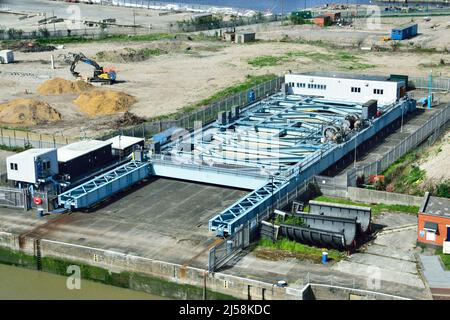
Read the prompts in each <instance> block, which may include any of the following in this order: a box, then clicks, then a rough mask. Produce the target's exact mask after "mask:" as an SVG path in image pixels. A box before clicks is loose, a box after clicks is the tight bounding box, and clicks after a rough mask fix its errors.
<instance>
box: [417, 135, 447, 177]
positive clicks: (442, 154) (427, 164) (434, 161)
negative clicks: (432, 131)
mask: <svg viewBox="0 0 450 320" xmlns="http://www.w3.org/2000/svg"><path fill="white" fill-rule="evenodd" d="M449 158H450V131H448V132H447V133H446V134H445V136H443V137H442V140H441V141H440V142H438V143H436V144H435V145H433V146H432V147H431V150H430V151H429V156H428V157H427V158H426V159H425V160H424V161H423V162H422V163H420V165H419V166H420V169H422V170H425V174H426V177H427V179H431V180H434V181H439V180H448V179H450V161H449Z"/></svg>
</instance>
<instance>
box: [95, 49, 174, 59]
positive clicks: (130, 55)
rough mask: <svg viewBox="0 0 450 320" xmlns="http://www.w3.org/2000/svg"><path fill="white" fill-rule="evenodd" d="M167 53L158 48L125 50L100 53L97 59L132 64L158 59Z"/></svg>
mask: <svg viewBox="0 0 450 320" xmlns="http://www.w3.org/2000/svg"><path fill="white" fill-rule="evenodd" d="M167 53H168V52H167V51H166V50H164V49H161V48H158V47H155V48H144V49H132V48H124V49H122V50H112V51H100V52H98V53H97V54H96V58H97V59H98V60H99V61H108V62H114V63H130V62H142V61H146V60H148V59H150V58H151V57H157V56H160V55H162V54H167Z"/></svg>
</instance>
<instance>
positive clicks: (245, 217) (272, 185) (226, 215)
mask: <svg viewBox="0 0 450 320" xmlns="http://www.w3.org/2000/svg"><path fill="white" fill-rule="evenodd" d="M288 185H289V181H287V180H281V179H273V180H269V181H268V182H267V183H266V184H265V185H264V186H263V187H261V188H259V189H257V190H255V191H253V192H252V193H250V194H249V195H247V196H245V197H244V198H242V199H240V200H239V201H238V202H236V203H235V204H233V205H232V206H231V207H229V208H228V209H226V210H224V211H222V212H221V213H220V214H218V215H216V216H215V217H214V218H212V219H211V220H209V230H212V231H216V233H217V234H219V235H221V234H224V233H228V234H233V233H234V232H235V229H236V228H237V227H239V226H241V225H242V224H244V222H247V221H251V220H253V219H254V218H255V217H256V216H257V215H258V214H259V213H263V211H264V210H265V209H267V207H268V206H269V205H270V204H271V202H272V201H276V198H277V195H278V194H279V193H280V191H281V190H283V189H284V188H285V187H287V186H288Z"/></svg>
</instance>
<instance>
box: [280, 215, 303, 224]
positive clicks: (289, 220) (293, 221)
mask: <svg viewBox="0 0 450 320" xmlns="http://www.w3.org/2000/svg"><path fill="white" fill-rule="evenodd" d="M275 224H278V225H280V224H288V225H292V226H304V225H305V222H304V221H303V219H302V218H300V217H296V216H291V215H289V216H288V215H287V216H286V217H285V218H284V220H282V217H281V216H277V218H276V219H275Z"/></svg>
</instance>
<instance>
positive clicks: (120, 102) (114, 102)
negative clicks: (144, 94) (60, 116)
mask: <svg viewBox="0 0 450 320" xmlns="http://www.w3.org/2000/svg"><path fill="white" fill-rule="evenodd" d="M74 102H75V104H77V105H78V106H79V107H80V109H81V110H82V111H84V112H86V113H87V114H89V115H90V116H97V115H105V114H113V113H117V112H126V111H128V109H129V108H130V107H131V105H132V104H133V103H135V102H136V98H135V97H133V96H131V95H129V94H126V93H124V92H120V91H112V90H99V89H96V90H91V91H89V92H85V93H82V94H81V95H80V96H79V97H78V98H77V99H76V100H75V101H74Z"/></svg>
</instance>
